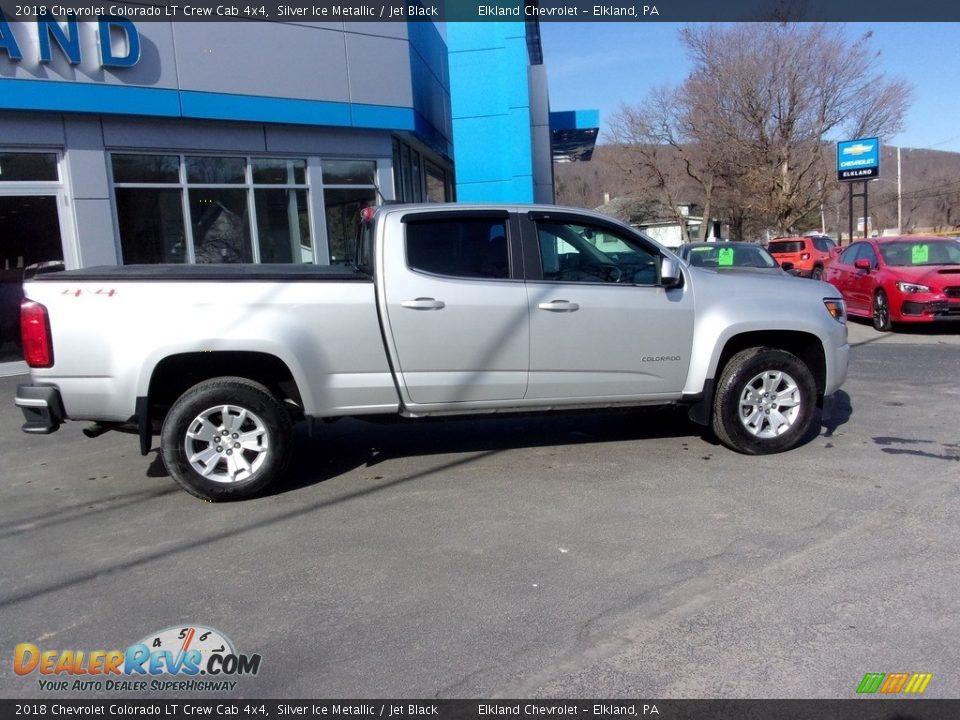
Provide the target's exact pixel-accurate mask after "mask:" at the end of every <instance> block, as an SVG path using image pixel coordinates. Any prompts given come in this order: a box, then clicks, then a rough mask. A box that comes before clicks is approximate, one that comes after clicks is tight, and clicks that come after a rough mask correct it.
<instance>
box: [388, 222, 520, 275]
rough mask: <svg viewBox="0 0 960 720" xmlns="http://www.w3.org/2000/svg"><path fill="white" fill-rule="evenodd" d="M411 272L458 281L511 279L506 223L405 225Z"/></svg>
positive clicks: (417, 223)
mask: <svg viewBox="0 0 960 720" xmlns="http://www.w3.org/2000/svg"><path fill="white" fill-rule="evenodd" d="M407 265H408V267H410V268H411V269H412V270H419V271H421V272H427V273H432V274H434V275H446V276H449V277H461V278H493V279H504V278H508V277H510V252H509V249H508V247H507V226H506V220H505V219H501V218H476V219H464V218H458V219H456V220H437V221H423V222H411V223H408V224H407Z"/></svg>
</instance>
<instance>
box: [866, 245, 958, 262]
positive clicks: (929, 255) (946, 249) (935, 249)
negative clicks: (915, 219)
mask: <svg viewBox="0 0 960 720" xmlns="http://www.w3.org/2000/svg"><path fill="white" fill-rule="evenodd" d="M880 254H881V255H882V256H883V261H884V262H885V263H886V264H887V265H893V266H896V267H912V266H915V265H960V243H958V242H956V241H954V240H904V241H902V242H891V243H882V244H881V245H880Z"/></svg>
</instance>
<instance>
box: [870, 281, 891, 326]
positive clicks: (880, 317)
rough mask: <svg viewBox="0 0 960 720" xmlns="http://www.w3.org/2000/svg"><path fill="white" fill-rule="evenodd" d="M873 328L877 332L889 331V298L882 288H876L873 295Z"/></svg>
mask: <svg viewBox="0 0 960 720" xmlns="http://www.w3.org/2000/svg"><path fill="white" fill-rule="evenodd" d="M873 329H874V330H876V331H877V332H890V330H892V329H893V323H891V322H890V299H889V298H888V297H887V294H886V293H885V292H884V291H883V290H877V292H876V293H875V294H874V296H873Z"/></svg>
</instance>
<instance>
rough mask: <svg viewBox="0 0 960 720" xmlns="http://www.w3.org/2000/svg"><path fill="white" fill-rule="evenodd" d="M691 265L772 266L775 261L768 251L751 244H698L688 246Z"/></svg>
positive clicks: (718, 266) (687, 254) (688, 257)
mask: <svg viewBox="0 0 960 720" xmlns="http://www.w3.org/2000/svg"><path fill="white" fill-rule="evenodd" d="M686 256H687V259H688V260H690V264H691V265H698V266H700V267H715V268H725V267H749V268H772V267H776V266H777V263H776V261H775V260H774V259H773V258H772V257H770V253H768V252H767V251H766V250H764V249H763V248H762V247H759V246H752V245H722V244H717V245H699V246H696V247H690V248H688V250H687V253H686Z"/></svg>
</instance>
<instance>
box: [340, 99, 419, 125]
mask: <svg viewBox="0 0 960 720" xmlns="http://www.w3.org/2000/svg"><path fill="white" fill-rule="evenodd" d="M350 124H351V125H352V126H353V127H361V128H389V129H391V130H415V129H416V122H415V120H414V112H413V108H408V107H387V106H385V105H351V106H350Z"/></svg>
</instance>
